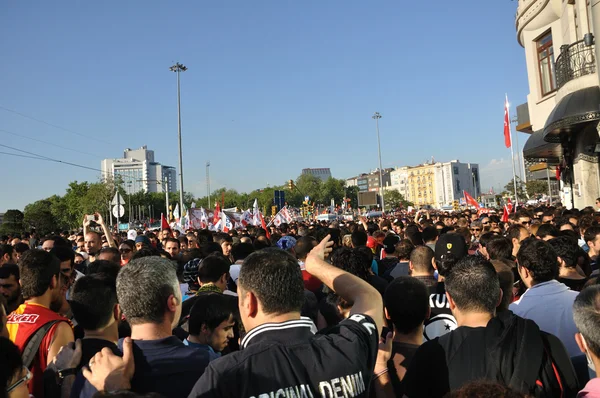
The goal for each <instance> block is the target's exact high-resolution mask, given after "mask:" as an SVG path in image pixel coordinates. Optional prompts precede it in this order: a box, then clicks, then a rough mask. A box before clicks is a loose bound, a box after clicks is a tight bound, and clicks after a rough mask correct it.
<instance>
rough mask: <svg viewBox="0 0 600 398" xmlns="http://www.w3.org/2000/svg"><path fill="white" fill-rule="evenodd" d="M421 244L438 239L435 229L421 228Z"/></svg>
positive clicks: (431, 227)
mask: <svg viewBox="0 0 600 398" xmlns="http://www.w3.org/2000/svg"><path fill="white" fill-rule="evenodd" d="M421 235H423V242H431V241H434V240H435V239H436V238H437V237H438V235H439V234H438V230H437V228H436V227H433V226H430V227H425V228H423V232H422V233H421Z"/></svg>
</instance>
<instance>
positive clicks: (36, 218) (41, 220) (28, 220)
mask: <svg viewBox="0 0 600 398" xmlns="http://www.w3.org/2000/svg"><path fill="white" fill-rule="evenodd" d="M23 224H24V226H25V228H26V229H32V228H34V229H35V230H36V231H37V232H39V233H41V234H47V233H50V232H54V231H58V230H60V226H59V225H58V223H57V222H56V219H55V218H54V215H53V214H52V202H51V201H50V199H42V200H38V201H37V202H33V203H31V204H28V205H27V206H25V210H24V212H23Z"/></svg>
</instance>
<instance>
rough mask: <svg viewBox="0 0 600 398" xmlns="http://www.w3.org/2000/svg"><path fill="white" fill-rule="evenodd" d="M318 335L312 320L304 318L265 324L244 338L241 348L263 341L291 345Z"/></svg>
mask: <svg viewBox="0 0 600 398" xmlns="http://www.w3.org/2000/svg"><path fill="white" fill-rule="evenodd" d="M315 333H316V327H315V324H314V323H313V321H312V320H311V319H310V318H306V317H302V318H300V319H294V320H290V321H285V322H279V323H263V324H262V325H260V326H257V327H255V328H254V329H252V330H251V331H249V332H248V334H246V336H244V338H243V339H242V342H241V344H240V348H241V349H244V348H246V347H248V345H250V344H257V343H260V342H262V341H269V342H281V343H290V342H293V341H306V340H307V339H308V338H310V337H311V336H313V335H314V334H315Z"/></svg>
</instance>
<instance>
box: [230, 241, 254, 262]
mask: <svg viewBox="0 0 600 398" xmlns="http://www.w3.org/2000/svg"><path fill="white" fill-rule="evenodd" d="M252 253H254V246H252V243H242V242H239V243H235V244H234V245H233V246H232V247H231V255H232V256H233V259H234V260H235V261H237V260H243V259H245V258H246V257H248V256H249V255H251V254H252Z"/></svg>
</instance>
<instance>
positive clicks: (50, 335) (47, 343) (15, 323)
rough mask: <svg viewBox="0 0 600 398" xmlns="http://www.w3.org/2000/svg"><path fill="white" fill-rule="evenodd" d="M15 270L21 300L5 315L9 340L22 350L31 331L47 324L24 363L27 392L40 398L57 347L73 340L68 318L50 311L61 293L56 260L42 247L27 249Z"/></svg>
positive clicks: (35, 330) (57, 261)
mask: <svg viewBox="0 0 600 398" xmlns="http://www.w3.org/2000/svg"><path fill="white" fill-rule="evenodd" d="M19 269H20V273H21V275H20V276H21V290H22V294H23V298H24V299H25V303H24V304H21V305H20V306H19V307H18V308H17V309H16V310H15V311H13V312H12V313H11V314H10V315H9V316H8V319H7V324H6V327H7V329H8V333H9V337H10V339H11V340H12V341H13V342H14V343H15V345H16V346H17V347H19V350H20V351H21V353H23V350H24V349H25V347H26V346H27V343H28V342H29V341H30V340H31V338H32V337H33V336H34V335H35V333H36V332H37V331H38V330H39V329H41V328H43V327H44V326H46V325H48V326H50V325H51V326H50V327H49V329H48V331H47V332H46V333H45V335H44V337H43V338H42V340H41V343H40V344H39V348H38V349H37V353H36V354H35V357H34V358H33V361H32V362H31V363H26V364H24V365H25V366H28V367H29V369H30V371H31V373H32V375H33V377H32V380H31V382H30V383H29V393H30V394H33V396H35V397H36V398H43V397H44V385H43V373H44V370H46V367H47V366H48V364H49V363H51V362H52V360H53V359H54V357H55V356H56V355H57V354H58V351H59V350H60V348H61V347H62V346H63V345H65V344H68V343H70V342H72V341H73V330H72V328H71V325H70V324H69V321H68V320H67V319H66V318H64V317H62V316H60V315H59V314H57V313H56V312H55V311H54V310H56V309H58V308H60V305H61V304H62V297H61V295H62V294H64V293H63V292H62V282H61V278H60V276H59V274H60V260H59V259H58V258H56V257H55V256H54V255H53V254H51V253H49V252H46V251H44V250H37V249H33V250H28V251H27V252H25V253H24V254H23V256H21V258H20V260H19ZM61 370H62V369H61ZM71 377H73V376H71Z"/></svg>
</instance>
